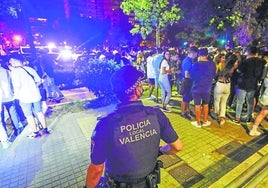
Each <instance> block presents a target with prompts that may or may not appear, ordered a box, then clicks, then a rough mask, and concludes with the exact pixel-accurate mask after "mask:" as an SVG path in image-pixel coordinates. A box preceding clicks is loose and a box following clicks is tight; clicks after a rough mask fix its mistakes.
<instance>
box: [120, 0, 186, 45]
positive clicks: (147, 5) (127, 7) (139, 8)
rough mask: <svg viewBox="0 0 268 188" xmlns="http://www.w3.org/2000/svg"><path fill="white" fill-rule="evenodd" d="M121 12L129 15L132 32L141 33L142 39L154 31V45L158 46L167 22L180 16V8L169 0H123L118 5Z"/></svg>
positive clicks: (171, 22) (173, 20)
mask: <svg viewBox="0 0 268 188" xmlns="http://www.w3.org/2000/svg"><path fill="white" fill-rule="evenodd" d="M120 7H121V9H122V10H123V12H124V13H125V14H126V15H128V16H131V17H132V18H133V19H134V20H132V21H133V28H132V29H131V31H130V32H131V33H132V34H137V33H139V34H141V36H142V38H143V39H146V37H147V36H148V35H149V34H151V33H152V32H153V31H155V36H156V46H158V47H159V46H160V44H161V41H160V33H161V31H162V30H163V28H165V27H166V26H167V25H168V24H173V23H174V22H176V21H178V20H179V19H180V18H181V15H180V8H179V7H178V6H177V5H175V4H172V3H170V2H169V0H140V1H137V0H123V2H122V3H121V5H120Z"/></svg>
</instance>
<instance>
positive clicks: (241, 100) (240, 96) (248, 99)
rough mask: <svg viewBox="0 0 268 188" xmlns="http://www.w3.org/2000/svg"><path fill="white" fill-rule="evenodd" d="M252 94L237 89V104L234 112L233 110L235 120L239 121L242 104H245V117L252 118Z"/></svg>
mask: <svg viewBox="0 0 268 188" xmlns="http://www.w3.org/2000/svg"><path fill="white" fill-rule="evenodd" d="M254 94H255V91H254V90H251V91H246V90H243V89H238V96H237V104H236V110H235V118H236V119H240V116H241V112H242V108H243V104H244V102H245V98H246V102H247V117H248V119H249V118H252V111H253V103H254Z"/></svg>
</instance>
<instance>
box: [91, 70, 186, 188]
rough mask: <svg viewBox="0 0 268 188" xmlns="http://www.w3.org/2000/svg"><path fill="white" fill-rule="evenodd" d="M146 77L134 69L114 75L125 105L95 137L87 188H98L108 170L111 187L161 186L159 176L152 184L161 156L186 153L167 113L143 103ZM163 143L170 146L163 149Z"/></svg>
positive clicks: (99, 126)
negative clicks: (143, 83) (144, 79)
mask: <svg viewBox="0 0 268 188" xmlns="http://www.w3.org/2000/svg"><path fill="white" fill-rule="evenodd" d="M129 75H132V76H131V77H130V76H129ZM143 77H144V74H143V73H142V72H140V71H138V70H137V69H135V67H133V66H124V67H122V68H120V69H119V70H118V71H116V72H115V73H114V74H113V75H112V77H111V85H112V88H113V91H114V93H115V95H116V96H117V98H118V99H119V100H120V102H121V103H120V104H118V106H117V109H116V110H115V111H114V112H113V113H111V114H109V115H108V116H106V117H103V118H101V119H100V120H99V122H98V123H97V125H96V127H95V130H94V132H93V134H92V137H91V154H90V158H91V160H90V161H91V162H90V164H89V166H88V168H87V175H86V187H87V188H94V187H96V186H97V184H98V183H99V181H100V179H101V175H102V174H103V171H104V168H105V172H106V173H105V175H106V177H107V179H108V181H109V182H108V183H109V187H123V186H124V187H143V188H145V187H149V183H152V184H153V186H157V185H156V184H157V183H156V182H158V181H159V180H160V179H159V176H157V177H155V178H153V179H152V181H150V182H148V180H149V179H150V178H149V177H152V174H154V173H155V167H156V166H157V165H156V164H157V157H158V155H159V154H175V153H177V152H179V151H180V150H182V142H181V141H180V139H179V137H178V135H177V133H176V132H175V131H174V129H173V128H172V125H171V124H170V121H169V119H168V118H167V117H166V116H165V115H164V113H163V112H162V111H161V110H160V109H159V108H156V107H149V106H144V105H143V104H142V103H141V101H139V98H140V97H141V95H142V91H143V89H142V82H141V79H142V78H143ZM160 139H162V140H163V141H165V142H166V143H167V144H166V145H164V146H161V147H160V148H159V143H160ZM158 170H159V169H158ZM146 179H147V180H146ZM153 180H155V181H153Z"/></svg>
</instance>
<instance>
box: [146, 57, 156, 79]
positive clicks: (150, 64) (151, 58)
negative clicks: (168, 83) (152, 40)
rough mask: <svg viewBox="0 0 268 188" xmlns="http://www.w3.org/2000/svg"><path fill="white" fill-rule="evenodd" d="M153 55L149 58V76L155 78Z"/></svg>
mask: <svg viewBox="0 0 268 188" xmlns="http://www.w3.org/2000/svg"><path fill="white" fill-rule="evenodd" d="M153 59H154V58H153V56H149V57H148V58H147V78H155V71H154V67H153Z"/></svg>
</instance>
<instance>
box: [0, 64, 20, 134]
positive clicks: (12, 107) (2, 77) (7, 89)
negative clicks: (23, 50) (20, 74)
mask: <svg viewBox="0 0 268 188" xmlns="http://www.w3.org/2000/svg"><path fill="white" fill-rule="evenodd" d="M0 87H1V89H2V92H3V94H2V103H1V106H2V109H3V110H2V112H1V119H2V125H3V126H4V128H5V129H6V122H5V117H4V116H5V115H4V107H5V108H6V110H7V112H8V114H9V116H10V119H11V123H12V127H13V130H14V135H15V136H18V135H19V134H20V133H21V132H22V130H23V124H22V123H21V122H20V119H19V115H18V113H17V110H16V102H15V99H14V91H13V84H12V81H11V76H10V70H7V69H5V68H3V67H2V66H0Z"/></svg>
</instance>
